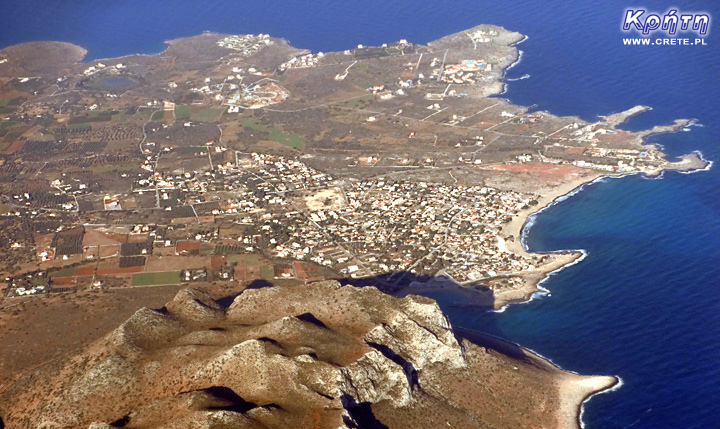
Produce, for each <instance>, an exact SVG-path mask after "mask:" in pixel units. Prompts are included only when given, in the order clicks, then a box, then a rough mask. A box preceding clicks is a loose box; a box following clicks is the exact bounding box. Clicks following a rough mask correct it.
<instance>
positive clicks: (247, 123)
mask: <svg viewBox="0 0 720 429" xmlns="http://www.w3.org/2000/svg"><path fill="white" fill-rule="evenodd" d="M240 124H241V125H242V126H243V127H245V128H251V129H253V130H256V131H260V132H265V133H268V134H269V138H270V140H272V141H276V142H278V143H280V144H284V145H285V146H290V147H291V148H295V149H300V148H302V146H303V143H304V141H303V138H302V137H300V136H299V135H297V134H288V133H284V132H283V131H282V130H281V129H280V128H278V127H273V126H270V125H265V124H261V123H260V122H258V121H257V120H255V119H253V118H243V119H242V120H241V121H240Z"/></svg>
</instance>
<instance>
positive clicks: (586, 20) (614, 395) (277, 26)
mask: <svg viewBox="0 0 720 429" xmlns="http://www.w3.org/2000/svg"><path fill="white" fill-rule="evenodd" d="M348 3H349V2H337V1H327V0H323V1H313V2H310V1H296V2H289V1H277V0H275V1H262V2H259V1H258V2H249V1H212V2H190V1H182V2H181V1H169V0H157V1H154V2H145V1H143V2H139V1H122V2H117V1H114V2H107V1H79V0H78V1H73V2H50V1H38V0H29V1H24V2H10V1H5V2H2V3H0V45H2V46H7V45H11V44H14V43H19V42H23V41H30V40H48V39H52V40H64V41H70V42H74V43H77V44H80V45H82V46H85V47H86V48H88V49H89V50H90V55H89V56H90V57H91V58H100V57H109V56H118V55H124V54H130V53H136V52H142V53H155V52H159V51H161V50H162V49H163V41H164V40H167V39H171V38H175V37H181V36H190V35H193V34H197V33H199V32H201V31H204V30H212V31H219V32H228V33H260V32H262V33H270V34H272V35H273V36H279V37H284V38H286V39H288V40H290V41H291V42H292V43H293V44H294V45H295V46H298V47H303V48H309V49H313V50H315V51H330V50H339V49H346V48H350V47H353V46H355V45H357V44H358V43H363V44H366V45H372V44H380V43H384V42H389V41H394V40H398V39H400V38H406V39H409V40H411V41H415V42H420V43H424V42H428V41H431V40H434V39H437V38H439V37H441V36H443V35H446V34H449V33H452V32H456V31H459V30H462V29H465V28H469V27H471V26H474V25H476V24H480V23H492V24H498V25H502V26H505V27H506V28H509V29H512V30H516V31H519V32H522V33H524V34H527V35H529V36H530V38H529V39H528V40H527V41H525V42H524V43H523V44H521V45H520V46H519V47H520V49H522V50H523V51H524V55H523V58H522V61H521V62H520V64H518V65H517V66H516V67H515V68H513V69H512V70H511V71H510V73H509V74H510V76H511V77H519V76H522V75H524V74H529V75H530V76H531V77H530V78H529V79H524V80H519V81H514V82H511V83H510V85H509V87H508V92H507V93H506V96H507V97H508V98H510V99H511V100H512V101H513V102H516V103H518V104H524V105H532V104H537V105H538V106H539V107H538V108H539V109H543V110H549V111H550V112H552V113H555V114H561V115H569V114H573V115H580V116H581V117H583V118H585V119H588V120H591V119H594V118H595V117H596V116H597V115H598V114H607V113H612V112H616V111H620V110H624V109H627V108H629V107H632V106H634V105H636V104H647V105H650V106H652V107H653V109H654V110H652V111H651V112H648V113H644V114H642V115H639V116H637V117H635V118H633V119H632V120H631V121H630V122H629V123H628V124H627V127H628V128H630V129H643V128H648V127H651V126H653V125H656V124H665V123H669V122H671V121H672V120H673V119H675V118H679V117H680V118H688V117H689V118H697V119H699V121H700V123H701V124H703V127H693V128H692V131H690V132H681V133H677V134H668V135H662V136H655V137H653V138H651V141H653V142H658V143H661V144H662V145H663V146H664V147H665V148H666V151H667V152H668V153H669V154H671V155H679V154H683V153H687V152H689V151H693V150H700V151H702V153H703V154H704V156H705V157H706V158H707V159H711V160H719V159H720V151H719V150H718V140H719V139H718V136H719V135H720V118H719V117H718V114H719V113H720V109H718V107H719V106H718V101H717V100H720V79H719V78H720V49H718V48H719V47H720V37H719V35H720V28H717V29H713V28H712V27H711V29H710V36H708V37H707V39H706V40H707V43H708V45H707V46H676V47H669V46H668V47H651V46H643V47H639V46H637V47H629V46H623V45H622V42H621V39H622V37H623V34H622V33H621V32H620V31H619V27H620V19H621V16H622V13H623V10H624V8H625V7H627V6H630V5H632V4H629V3H627V2H620V1H605V2H597V1H591V0H581V1H573V2H554V3H555V4H553V6H549V5H548V3H549V2H540V1H532V2H521V1H518V0H510V1H504V2H498V1H477V0H475V1H472V0H458V1H455V2H429V1H422V0H415V1H406V0H397V1H394V2H389V1H358V2H352V3H351V4H348ZM638 5H644V6H647V7H648V8H650V9H654V10H657V11H665V10H666V9H667V8H668V6H670V5H674V6H676V7H678V8H679V9H680V10H687V11H696V10H703V11H707V12H710V13H711V15H713V16H714V17H716V18H717V17H720V4H719V3H717V2H713V1H689V0H679V1H673V2H672V3H665V2H659V1H656V0H651V1H648V0H644V1H643V2H641V3H640V4H637V5H636V6H638ZM719 175H720V164H716V165H715V167H714V168H713V169H711V170H710V171H708V172H700V173H695V174H689V175H683V174H679V173H667V174H665V175H664V176H663V178H662V179H659V180H648V179H645V178H642V177H626V178H622V179H610V180H606V181H603V182H600V183H595V184H592V185H590V186H588V187H587V188H586V189H585V190H583V191H582V192H580V193H579V194H577V195H575V196H574V197H572V198H570V199H568V200H566V201H564V202H562V203H560V204H557V205H555V206H553V207H551V208H550V209H548V210H546V211H544V212H543V213H542V214H541V215H540V216H538V219H537V222H536V224H535V226H534V227H533V228H532V229H531V232H530V237H529V240H528V241H529V246H530V248H531V249H535V250H557V249H568V248H582V249H586V250H587V251H588V252H589V255H588V257H587V258H586V259H585V260H584V261H582V262H581V263H580V264H577V265H574V266H572V267H570V268H568V269H566V270H563V271H561V272H559V273H558V274H556V275H554V276H552V277H551V279H550V280H549V281H548V282H546V283H545V285H544V286H545V287H547V288H548V289H550V290H551V292H552V294H551V296H546V297H542V298H540V299H537V300H535V301H532V302H531V303H529V304H525V305H516V306H511V307H510V308H509V309H507V310H506V311H505V312H504V313H499V314H495V313H478V312H476V311H467V310H464V311H460V310H458V309H456V308H453V307H451V306H447V305H445V304H443V305H444V306H445V307H446V310H447V311H448V312H450V314H451V318H452V320H453V322H454V323H456V324H460V325H465V326H468V327H471V328H475V329H480V330H485V331H489V332H491V333H493V334H496V335H499V336H502V337H505V338H508V339H510V340H512V341H516V342H518V343H520V344H522V345H524V346H527V347H529V348H531V349H533V350H535V351H537V352H539V353H541V354H542V355H544V356H547V357H549V358H551V359H552V360H553V361H554V362H556V363H557V364H559V365H560V366H562V367H563V368H567V369H570V370H574V371H578V372H580V373H583V374H616V375H619V376H620V377H622V379H623V381H624V385H623V387H622V388H621V389H619V390H617V391H614V392H611V393H607V394H603V395H600V396H597V397H595V398H594V399H593V400H592V401H590V402H589V403H588V404H587V406H586V411H585V416H584V420H585V422H586V424H587V426H588V427H592V428H626V427H633V428H711V427H718V426H720V425H719V424H718V423H717V418H716V414H717V411H719V410H720V407H719V406H718V405H717V398H720V370H718V363H720V339H719V338H718V334H719V333H720V280H719V279H720V249H718V246H717V244H718V238H720V186H718V185H719V184H720V177H719ZM441 301H442V300H441ZM441 303H442V302H441Z"/></svg>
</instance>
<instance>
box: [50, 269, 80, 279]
mask: <svg viewBox="0 0 720 429" xmlns="http://www.w3.org/2000/svg"><path fill="white" fill-rule="evenodd" d="M74 275H75V267H65V268H61V269H59V270H57V271H52V272H50V277H72V276H74Z"/></svg>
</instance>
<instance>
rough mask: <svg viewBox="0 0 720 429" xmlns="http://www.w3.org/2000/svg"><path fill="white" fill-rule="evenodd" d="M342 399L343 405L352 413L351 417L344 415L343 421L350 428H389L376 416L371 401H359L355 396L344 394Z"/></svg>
mask: <svg viewBox="0 0 720 429" xmlns="http://www.w3.org/2000/svg"><path fill="white" fill-rule="evenodd" d="M340 399H341V400H342V403H343V406H344V407H345V409H346V410H347V411H348V414H350V418H348V417H346V416H343V423H345V425H347V427H350V428H358V429H359V428H362V429H388V427H387V426H385V425H384V424H383V423H382V422H381V421H380V420H378V419H377V418H376V417H375V414H373V412H372V408H371V406H370V403H369V402H362V403H357V402H355V398H353V397H352V396H350V395H348V394H343V395H342V396H341V397H340Z"/></svg>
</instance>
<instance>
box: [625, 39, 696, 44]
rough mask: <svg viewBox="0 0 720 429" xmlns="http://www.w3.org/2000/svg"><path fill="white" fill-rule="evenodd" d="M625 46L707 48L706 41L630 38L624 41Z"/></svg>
mask: <svg viewBox="0 0 720 429" xmlns="http://www.w3.org/2000/svg"><path fill="white" fill-rule="evenodd" d="M623 45H649V46H705V45H707V42H706V41H705V39H675V38H663V39H648V38H630V39H623Z"/></svg>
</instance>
